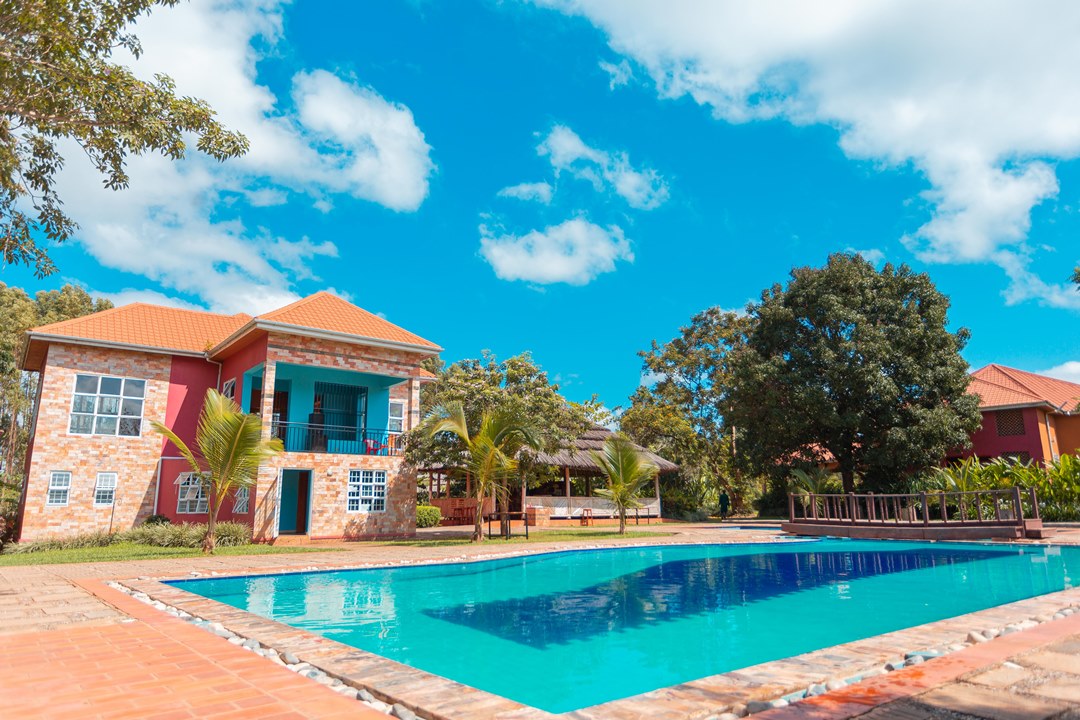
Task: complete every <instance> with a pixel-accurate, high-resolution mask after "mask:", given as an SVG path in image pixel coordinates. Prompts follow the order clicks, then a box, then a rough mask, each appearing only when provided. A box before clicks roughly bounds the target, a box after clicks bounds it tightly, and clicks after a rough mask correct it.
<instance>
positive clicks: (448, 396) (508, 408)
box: [406, 351, 587, 470]
mask: <svg viewBox="0 0 1080 720" xmlns="http://www.w3.org/2000/svg"><path fill="white" fill-rule="evenodd" d="M425 367H426V368H427V369H428V370H430V371H431V372H434V373H435V375H436V379H435V380H434V381H433V382H430V383H427V384H426V385H424V387H423V389H422V390H421V391H420V410H421V413H422V414H424V415H428V414H430V413H431V411H432V410H434V409H435V408H437V407H450V406H451V405H453V404H454V403H460V404H461V406H462V408H463V409H464V413H465V419H466V423H467V425H468V427H470V428H478V427H480V425H481V419H482V417H483V415H484V414H485V413H486V414H489V415H490V414H499V415H503V416H507V417H514V418H518V419H519V420H521V421H527V422H528V424H529V425H530V426H531V427H533V428H534V429H535V433H536V435H537V436H538V438H539V443H540V446H541V447H542V448H544V449H546V450H555V449H556V448H558V447H559V446H561V445H565V444H567V443H569V442H570V441H571V440H573V439H574V438H576V437H578V436H579V435H580V434H581V433H582V432H583V431H584V430H585V428H586V425H587V419H586V409H585V408H584V407H583V406H581V405H574V404H572V403H568V402H567V401H566V400H565V399H564V398H563V397H562V395H560V394H559V386H558V384H557V383H552V382H551V381H550V380H549V379H548V376H547V373H545V372H544V371H543V369H542V368H541V367H540V366H539V365H537V364H536V362H535V361H534V360H533V359H532V356H531V355H530V354H529V353H527V352H526V353H522V354H520V355H515V356H513V357H510V358H507V359H506V360H499V359H498V358H496V357H495V356H494V355H493V354H491V353H489V352H486V351H485V352H484V353H483V355H482V356H481V357H480V358H472V359H466V360H459V361H457V362H455V363H453V364H451V365H448V366H444V365H443V364H442V362H441V361H439V360H438V359H432V360H429V361H426V363H425ZM460 452H461V446H460V444H458V443H457V442H456V441H455V440H454V438H453V436H452V434H451V433H439V434H436V435H431V434H429V433H411V434H410V436H409V438H408V441H407V443H406V460H407V461H408V462H409V463H410V464H411V465H413V466H414V467H431V466H433V465H454V464H455V462H457V461H458V459H459V457H460ZM525 465H527V463H526V464H525ZM522 469H523V470H528V469H529V468H528V467H523V468H522Z"/></svg>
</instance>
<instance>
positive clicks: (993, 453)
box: [962, 408, 1044, 462]
mask: <svg viewBox="0 0 1080 720" xmlns="http://www.w3.org/2000/svg"><path fill="white" fill-rule="evenodd" d="M1023 414H1024V434H1023V435H1008V436H1005V437H1001V436H999V435H998V434H997V422H996V421H995V419H994V411H992V410H991V411H989V412H984V413H983V414H982V418H983V424H982V427H981V428H979V430H978V431H976V432H975V433H974V434H973V435H972V436H971V450H969V451H967V452H965V453H963V455H962V456H963V457H968V456H970V455H976V456H978V457H980V458H986V459H989V458H995V457H998V456H1000V455H1003V454H1005V453H1017V452H1026V453H1028V454H1029V455H1031V459H1032V461H1033V462H1041V461H1042V460H1043V459H1044V458H1043V445H1042V440H1041V438H1040V435H1039V411H1038V410H1037V409H1036V408H1024V409H1023Z"/></svg>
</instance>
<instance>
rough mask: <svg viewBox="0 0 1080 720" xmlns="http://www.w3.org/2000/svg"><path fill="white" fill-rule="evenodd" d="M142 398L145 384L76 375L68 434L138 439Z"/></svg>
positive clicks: (96, 376)
mask: <svg viewBox="0 0 1080 720" xmlns="http://www.w3.org/2000/svg"><path fill="white" fill-rule="evenodd" d="M145 396H146V381H145V380H137V379H135V378H121V377H112V376H109V375H76V376H75V395H74V397H73V398H72V400H71V421H70V423H69V425H68V431H69V432H71V433H74V434H76V435H121V436H124V437H139V436H140V435H141V434H142V414H143V398H144V397H145Z"/></svg>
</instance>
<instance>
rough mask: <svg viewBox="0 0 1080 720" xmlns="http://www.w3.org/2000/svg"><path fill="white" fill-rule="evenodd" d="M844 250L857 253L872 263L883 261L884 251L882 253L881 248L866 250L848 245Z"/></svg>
mask: <svg viewBox="0 0 1080 720" xmlns="http://www.w3.org/2000/svg"><path fill="white" fill-rule="evenodd" d="M844 252H849V253H855V254H857V255H862V257H863V259H864V260H866V262H868V263H870V264H872V265H877V264H879V263H882V262H885V253H883V252H882V251H881V250H878V249H877V248H867V249H866V250H856V249H855V248H852V247H849V248H848V249H847V250H845V251H844Z"/></svg>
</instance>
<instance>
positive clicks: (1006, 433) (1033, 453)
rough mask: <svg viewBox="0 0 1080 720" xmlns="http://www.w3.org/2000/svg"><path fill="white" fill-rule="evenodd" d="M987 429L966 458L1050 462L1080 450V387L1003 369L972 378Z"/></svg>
mask: <svg viewBox="0 0 1080 720" xmlns="http://www.w3.org/2000/svg"><path fill="white" fill-rule="evenodd" d="M968 392H970V393H973V394H975V395H978V396H979V410H980V412H981V413H982V427H980V428H979V430H977V431H976V432H975V433H974V434H973V435H972V436H971V445H972V447H971V449H970V450H968V451H966V452H965V453H963V454H962V455H961V457H966V456H971V455H974V456H976V457H978V458H981V459H983V460H989V459H992V458H996V457H1011V458H1016V459H1018V460H1021V461H1023V462H1035V463H1045V462H1052V461H1054V460H1057V459H1058V458H1059V457H1060V456H1061V455H1063V454H1076V453H1077V452H1080V384H1077V383H1072V382H1068V381H1066V380H1058V379H1056V378H1051V377H1046V376H1045V375H1037V374H1035V373H1031V372H1025V371H1023V370H1017V369H1015V368H1010V367H1005V366H1004V365H987V366H986V367H984V368H981V369H979V370H976V371H975V372H973V373H972V374H971V384H970V386H969V388H968Z"/></svg>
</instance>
